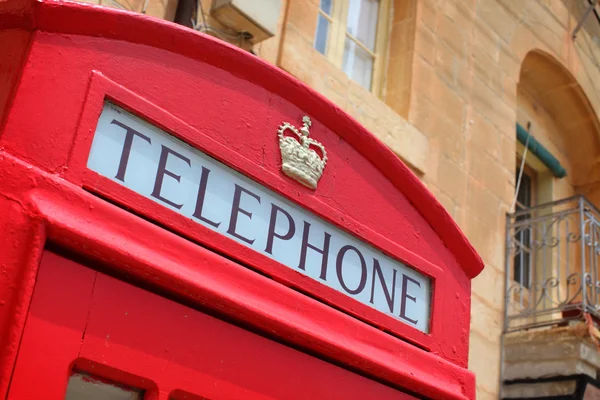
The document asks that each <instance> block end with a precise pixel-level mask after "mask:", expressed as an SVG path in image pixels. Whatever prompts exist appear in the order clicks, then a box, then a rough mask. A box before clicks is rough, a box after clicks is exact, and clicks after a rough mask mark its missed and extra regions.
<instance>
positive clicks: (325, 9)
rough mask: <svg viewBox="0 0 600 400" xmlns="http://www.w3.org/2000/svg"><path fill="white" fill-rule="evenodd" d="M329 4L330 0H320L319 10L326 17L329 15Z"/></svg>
mask: <svg viewBox="0 0 600 400" xmlns="http://www.w3.org/2000/svg"><path fill="white" fill-rule="evenodd" d="M331 2H332V0H321V5H320V8H321V10H323V12H324V13H325V14H327V15H331Z"/></svg>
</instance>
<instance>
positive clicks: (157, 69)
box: [0, 0, 483, 400]
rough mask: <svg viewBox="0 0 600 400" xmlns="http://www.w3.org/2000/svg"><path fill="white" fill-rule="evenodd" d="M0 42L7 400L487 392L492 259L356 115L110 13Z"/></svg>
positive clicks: (10, 17) (217, 48)
mask: <svg viewBox="0 0 600 400" xmlns="http://www.w3.org/2000/svg"><path fill="white" fill-rule="evenodd" d="M0 49H2V51H1V52H0V65H1V66H2V67H1V68H0V70H1V72H2V74H1V75H0V171H1V172H0V235H1V240H0V328H1V330H0V333H1V335H0V396H1V397H2V398H7V399H10V400H22V399H49V400H54V399H56V400H58V399H65V398H67V399H141V398H144V399H165V400H166V399H414V398H428V399H436V400H437V399H457V400H458V399H474V391H475V390H474V388H475V379H474V376H473V375H472V374H471V373H470V372H469V371H468V370H467V358H468V342H469V340H468V339H469V311H470V281H471V279H472V278H473V277H475V276H476V275H477V274H478V273H479V272H480V271H481V269H482V267H483V264H482V262H481V259H480V258H479V257H478V256H477V254H476V253H475V252H474V251H473V249H472V247H471V246H470V244H469V243H468V242H467V240H466V239H465V237H464V236H463V234H462V233H461V232H460V230H459V229H458V228H457V227H456V225H455V224H454V223H453V221H452V219H451V218H450V217H449V216H448V215H447V214H446V213H445V212H444V210H443V208H442V207H441V206H440V205H439V204H438V203H437V202H436V201H435V199H434V198H433V197H432V195H431V194H430V193H429V192H428V191H427V190H426V189H425V188H424V186H423V185H422V184H421V183H420V182H419V180H418V179H417V178H416V177H415V176H414V175H413V174H412V173H411V172H410V171H409V170H408V169H407V168H406V167H405V166H404V165H403V164H402V163H401V162H400V161H399V159H398V158H397V157H396V156H395V155H394V154H393V153H392V152H390V151H389V150H388V149H387V148H386V147H385V146H384V145H383V144H382V143H380V142H379V141H378V140H377V139H375V138H374V137H373V136H372V135H370V134H369V132H367V131H365V129H364V128H363V127H362V126H360V125H359V124H358V123H356V122H355V121H354V120H353V119H351V118H350V117H349V116H348V115H346V114H345V113H344V112H343V111H341V110H340V109H338V108H336V106H334V105H333V104H331V103H330V102H328V101H327V100H325V99H324V98H323V97H321V96H320V95H319V94H317V93H315V92H313V91H312V90H310V89H308V88H307V87H306V86H304V85H303V84H302V83H300V82H299V81H297V80H296V79H294V78H292V77H290V76H289V75H287V74H285V73H284V72H282V71H280V70H278V69H277V68H274V67H273V66H270V65H268V64H266V63H265V62H263V61H261V60H259V59H257V58H256V57H254V56H252V55H250V54H247V53H244V52H243V51H241V50H239V49H236V48H234V47H231V46H228V45H226V44H223V43H221V42H219V41H217V40H213V39H212V38H210V37H207V36H203V35H202V34H198V33H195V32H193V31H191V30H188V29H186V28H183V27H179V26H177V25H174V24H170V23H167V22H164V21H160V20H156V19H152V18H148V17H145V16H142V15H134V14H132V13H128V12H121V11H118V10H113V9H104V8H99V7H95V6H89V5H85V4H78V3H69V2H63V1H49V0H43V1H32V0H9V1H5V2H0Z"/></svg>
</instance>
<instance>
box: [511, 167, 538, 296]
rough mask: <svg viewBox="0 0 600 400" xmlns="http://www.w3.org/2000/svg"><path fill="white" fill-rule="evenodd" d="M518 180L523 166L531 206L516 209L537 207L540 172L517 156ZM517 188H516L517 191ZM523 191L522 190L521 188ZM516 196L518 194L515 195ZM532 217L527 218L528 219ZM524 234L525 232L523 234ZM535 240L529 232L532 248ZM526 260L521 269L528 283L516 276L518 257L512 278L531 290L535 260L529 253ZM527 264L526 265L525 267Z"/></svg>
mask: <svg viewBox="0 0 600 400" xmlns="http://www.w3.org/2000/svg"><path fill="white" fill-rule="evenodd" d="M516 161H517V162H516V164H517V167H516V174H517V175H516V178H517V179H518V175H519V173H520V168H521V165H523V176H527V178H529V182H530V189H529V196H530V201H529V202H530V205H529V206H525V205H524V204H520V203H518V202H517V203H516V204H515V205H516V207H521V208H522V209H525V208H531V207H535V206H536V205H537V203H538V182H539V177H538V172H537V171H536V170H535V169H533V168H531V167H530V166H529V165H527V163H522V158H521V157H520V156H519V155H517V160H516ZM516 189H517V188H515V190H516ZM519 189H521V188H519ZM515 195H516V193H515ZM529 217H531V216H530V215H528V216H527V218H529ZM522 233H524V231H523V232H522ZM534 240H535V237H534V235H533V233H532V232H531V231H529V242H530V243H529V246H530V247H531V243H532V242H533V241H534ZM525 258H527V259H528V260H527V263H524V264H523V265H521V266H520V268H522V269H523V267H526V268H525V269H526V271H521V272H522V274H523V278H525V275H526V274H527V275H528V276H527V277H526V278H525V279H526V282H522V281H521V280H520V277H517V276H516V262H515V261H516V257H514V259H513V263H512V271H511V272H512V278H513V281H514V282H517V283H519V284H520V285H521V286H523V287H524V288H526V289H529V288H530V287H531V285H532V284H533V282H535V278H536V277H535V270H536V268H535V263H536V261H535V259H534V256H533V254H532V253H528V254H527V255H526V256H525V257H524V259H523V261H525ZM525 264H526V265H525ZM524 283H527V285H525V284H524Z"/></svg>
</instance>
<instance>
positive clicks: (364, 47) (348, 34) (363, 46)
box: [346, 32, 377, 58]
mask: <svg viewBox="0 0 600 400" xmlns="http://www.w3.org/2000/svg"><path fill="white" fill-rule="evenodd" d="M346 36H348V38H350V40H352V41H353V42H355V43H356V44H357V45H359V46H360V48H361V49H363V50H364V51H366V52H367V53H369V55H371V57H373V58H375V57H376V56H377V54H375V52H373V51H372V50H371V49H369V48H368V47H367V46H365V45H364V44H363V43H362V42H361V41H360V40H359V39H358V38H357V37H356V36H354V35H352V34H351V33H349V32H346Z"/></svg>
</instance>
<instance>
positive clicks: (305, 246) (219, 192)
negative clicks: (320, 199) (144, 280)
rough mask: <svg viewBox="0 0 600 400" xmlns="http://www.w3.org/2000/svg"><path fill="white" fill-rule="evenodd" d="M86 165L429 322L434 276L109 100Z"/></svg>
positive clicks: (362, 297) (365, 298)
mask: <svg viewBox="0 0 600 400" xmlns="http://www.w3.org/2000/svg"><path fill="white" fill-rule="evenodd" d="M276 142H277V141H276V132H274V133H273V145H274V146H276ZM87 166H88V168H90V169H92V170H93V171H96V172H97V173H99V174H100V175H103V176H105V177H107V178H109V179H111V180H113V181H114V182H117V183H119V184H121V185H123V186H126V187H127V188H129V189H131V190H133V191H135V192H137V193H139V194H141V195H143V196H145V197H147V198H149V199H151V200H153V201H155V202H156V203H158V204H160V205H162V206H164V207H167V208H169V209H171V210H173V211H175V212H177V213H179V214H182V215H184V216H186V217H188V218H190V219H192V220H193V221H195V222H196V223H198V224H201V225H203V226H205V227H207V228H210V229H212V230H214V231H216V232H219V233H220V234H222V235H224V236H226V237H228V238H231V239H233V240H235V241H237V242H238V243H241V244H242V245H244V246H248V247H250V248H252V249H254V250H255V251H257V252H259V253H261V254H264V255H266V256H267V257H270V258H272V259H274V260H276V261H278V262H279V263H281V264H283V265H285V266H286V267H288V268H292V269H294V270H296V271H298V272H300V273H303V274H305V275H307V276H309V277H310V278H312V279H314V280H316V281H319V282H321V283H322V284H324V285H327V286H329V287H331V288H333V289H335V290H337V291H339V292H341V293H343V294H345V295H347V296H350V297H352V298H354V299H356V300H358V301H359V302H361V303H363V304H366V305H368V306H370V307H373V308H375V309H376V310H378V311H380V312H382V313H385V314H387V315H390V316H392V317H393V318H395V319H398V320H400V321H402V322H404V323H406V324H408V325H410V326H413V327H415V328H417V329H418V330H420V331H423V332H427V331H428V329H429V316H430V297H431V296H430V290H431V288H430V280H429V278H427V277H425V276H423V275H422V274H420V273H418V272H416V271H415V270H413V269H411V268H409V267H407V266H406V265H404V264H403V263H401V262H398V261H396V260H394V259H391V258H390V257H387V256H386V255H384V254H383V253H381V252H380V251H378V250H376V249H374V248H373V247H372V246H370V245H368V244H366V243H364V242H363V241H361V240H359V239H357V238H355V237H352V236H350V235H348V234H347V233H345V232H343V231H342V230H340V229H338V228H336V227H334V226H333V225H331V224H329V223H327V222H325V221H323V220H321V219H319V218H317V217H316V216H315V215H314V214H312V213H310V212H308V211H306V210H304V209H303V208H302V207H300V206H298V205H296V204H292V203H291V202H289V201H287V200H285V199H284V198H283V197H281V196H279V195H277V194H275V193H273V192H272V191H270V190H268V189H267V188H265V187H263V186H261V185H259V184H258V183H256V182H254V181H252V180H250V179H248V178H247V177H245V176H243V175H242V174H240V173H238V172H236V171H234V170H232V169H231V168H229V167H227V166H225V165H223V164H222V163H220V162H218V161H216V160H215V159H213V158H211V157H209V156H208V155H206V154H204V153H202V152H200V151H198V150H196V149H194V148H192V147H190V146H188V145H187V144H185V143H183V142H182V141H180V140H178V139H175V138H174V137H172V136H170V135H169V134H167V133H166V132H164V131H162V130H160V129H159V128H157V127H155V126H152V125H150V124H148V123H147V122H145V121H143V120H141V119H139V118H137V117H135V116H133V115H132V114H130V113H128V112H127V111H125V110H123V109H120V108H118V107H116V106H114V105H112V104H110V103H106V104H105V106H104V109H103V111H102V115H101V116H100V120H99V121H98V126H97V128H96V132H95V135H94V140H93V144H92V149H91V152H90V155H89V159H88V163H87Z"/></svg>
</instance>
